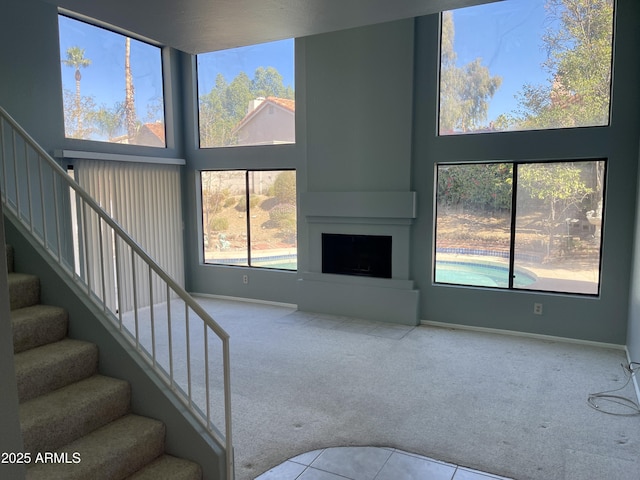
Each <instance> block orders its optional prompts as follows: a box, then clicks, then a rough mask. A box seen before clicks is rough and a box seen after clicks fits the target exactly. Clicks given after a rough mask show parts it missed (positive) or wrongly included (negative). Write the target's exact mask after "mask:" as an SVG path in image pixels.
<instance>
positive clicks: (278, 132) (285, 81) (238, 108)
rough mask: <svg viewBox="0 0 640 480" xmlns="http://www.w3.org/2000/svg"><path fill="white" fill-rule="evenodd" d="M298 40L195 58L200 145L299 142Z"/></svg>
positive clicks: (235, 49)
mask: <svg viewBox="0 0 640 480" xmlns="http://www.w3.org/2000/svg"><path fill="white" fill-rule="evenodd" d="M293 57H294V41H293V39H290V40H282V41H278V42H271V43H265V44H260V45H254V46H250V47H241V48H234V49H230V50H222V51H219V52H211V53H206V54H203V55H198V57H197V68H198V109H199V122H200V147H201V148H210V147H227V146H237V145H275V144H283V143H285V144H286V143H295V95H294V58H293Z"/></svg>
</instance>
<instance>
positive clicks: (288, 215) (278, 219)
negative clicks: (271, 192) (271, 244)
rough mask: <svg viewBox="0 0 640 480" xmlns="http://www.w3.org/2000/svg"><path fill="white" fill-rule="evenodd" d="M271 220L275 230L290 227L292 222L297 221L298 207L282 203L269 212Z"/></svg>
mask: <svg viewBox="0 0 640 480" xmlns="http://www.w3.org/2000/svg"><path fill="white" fill-rule="evenodd" d="M269 220H270V221H271V224H272V225H273V226H274V227H275V228H282V227H283V226H284V225H290V224H291V221H293V222H294V224H295V220H296V207H295V205H290V204H287V203H280V204H278V205H276V206H275V207H273V208H272V209H271V210H269Z"/></svg>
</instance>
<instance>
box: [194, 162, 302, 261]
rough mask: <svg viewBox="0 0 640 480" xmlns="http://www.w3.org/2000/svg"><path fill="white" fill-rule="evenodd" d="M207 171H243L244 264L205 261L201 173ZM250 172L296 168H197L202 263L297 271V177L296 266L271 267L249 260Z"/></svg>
mask: <svg viewBox="0 0 640 480" xmlns="http://www.w3.org/2000/svg"><path fill="white" fill-rule="evenodd" d="M207 172H243V173H244V196H245V204H246V210H245V212H244V213H245V226H246V233H247V250H246V258H247V263H246V265H244V264H238V263H225V262H221V261H219V259H213V261H207V258H206V246H205V242H204V238H205V235H208V232H206V231H205V230H206V229H205V225H204V198H203V195H204V189H203V181H202V175H203V173H207ZM252 172H278V173H281V172H294V174H296V173H297V170H296V169H295V168H278V167H272V168H233V169H220V168H207V169H201V170H198V174H199V175H198V179H199V181H198V185H199V190H200V192H199V201H200V218H199V220H200V221H199V224H200V228H201V232H202V233H201V234H200V238H199V245H200V252H201V254H202V264H203V265H205V266H212V267H238V268H258V269H261V270H271V271H278V272H293V273H295V272H297V271H298V263H297V262H298V260H297V258H298V255H297V251H298V246H297V237H298V228H297V224H298V205H297V203H298V187H297V179H296V268H295V269H290V268H277V267H272V266H268V265H266V266H265V265H254V264H252V262H251V260H252V253H251V252H252V246H251V201H250V197H251V192H250V190H251V189H250V185H251V180H250V173H252ZM208 242H211V239H210V238H208Z"/></svg>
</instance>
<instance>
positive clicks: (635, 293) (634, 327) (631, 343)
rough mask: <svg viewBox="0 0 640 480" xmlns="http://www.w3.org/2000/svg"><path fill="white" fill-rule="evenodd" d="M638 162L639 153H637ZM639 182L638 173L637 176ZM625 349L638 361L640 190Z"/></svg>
mask: <svg viewBox="0 0 640 480" xmlns="http://www.w3.org/2000/svg"><path fill="white" fill-rule="evenodd" d="M638 163H639V164H640V153H639V155H638ZM638 181H639V182H640V173H639V177H638ZM627 349H628V351H629V358H630V359H631V361H632V362H640V190H639V191H638V196H637V199H636V231H635V243H634V248H633V278H632V280H631V286H630V294H629V331H628V332H627Z"/></svg>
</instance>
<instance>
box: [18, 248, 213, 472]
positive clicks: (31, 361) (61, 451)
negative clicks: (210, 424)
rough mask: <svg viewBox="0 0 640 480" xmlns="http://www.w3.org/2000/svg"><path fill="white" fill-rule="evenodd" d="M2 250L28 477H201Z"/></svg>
mask: <svg viewBox="0 0 640 480" xmlns="http://www.w3.org/2000/svg"><path fill="white" fill-rule="evenodd" d="M6 255H7V266H8V270H9V275H8V279H9V295H10V309H11V320H12V324H13V345H14V355H15V369H16V380H17V386H18V395H19V399H20V424H21V429H22V435H23V439H24V452H28V453H29V454H30V460H31V461H30V465H29V468H28V470H27V477H26V478H27V479H28V480H39V479H46V480H56V479H61V480H62V479H64V480H73V479H78V480H79V479H92V480H103V479H104V480H121V479H132V480H133V479H135V480H144V479H153V480H162V479H167V480H168V479H171V480H192V479H193V480H195V479H202V470H201V468H200V466H199V465H197V464H195V463H193V462H190V461H187V460H182V459H179V458H176V457H173V456H170V455H167V454H166V453H165V447H164V439H165V426H164V424H163V423H162V422H159V421H157V420H153V419H150V418H145V417H141V416H138V415H135V414H134V413H132V412H131V402H130V400H131V388H130V386H129V384H128V383H127V382H125V381H122V380H118V379H115V378H110V377H106V376H103V375H100V373H99V370H98V348H97V347H96V346H95V345H94V344H91V343H88V342H84V341H81V340H76V339H70V338H68V337H67V321H68V318H67V313H66V311H65V310H64V309H62V308H59V307H54V306H47V305H40V303H39V302H40V281H39V279H38V278H37V277H35V276H32V275H26V274H22V273H16V272H14V271H13V265H14V262H13V249H12V248H11V247H10V246H7V247H6ZM54 460H55V461H54Z"/></svg>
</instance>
